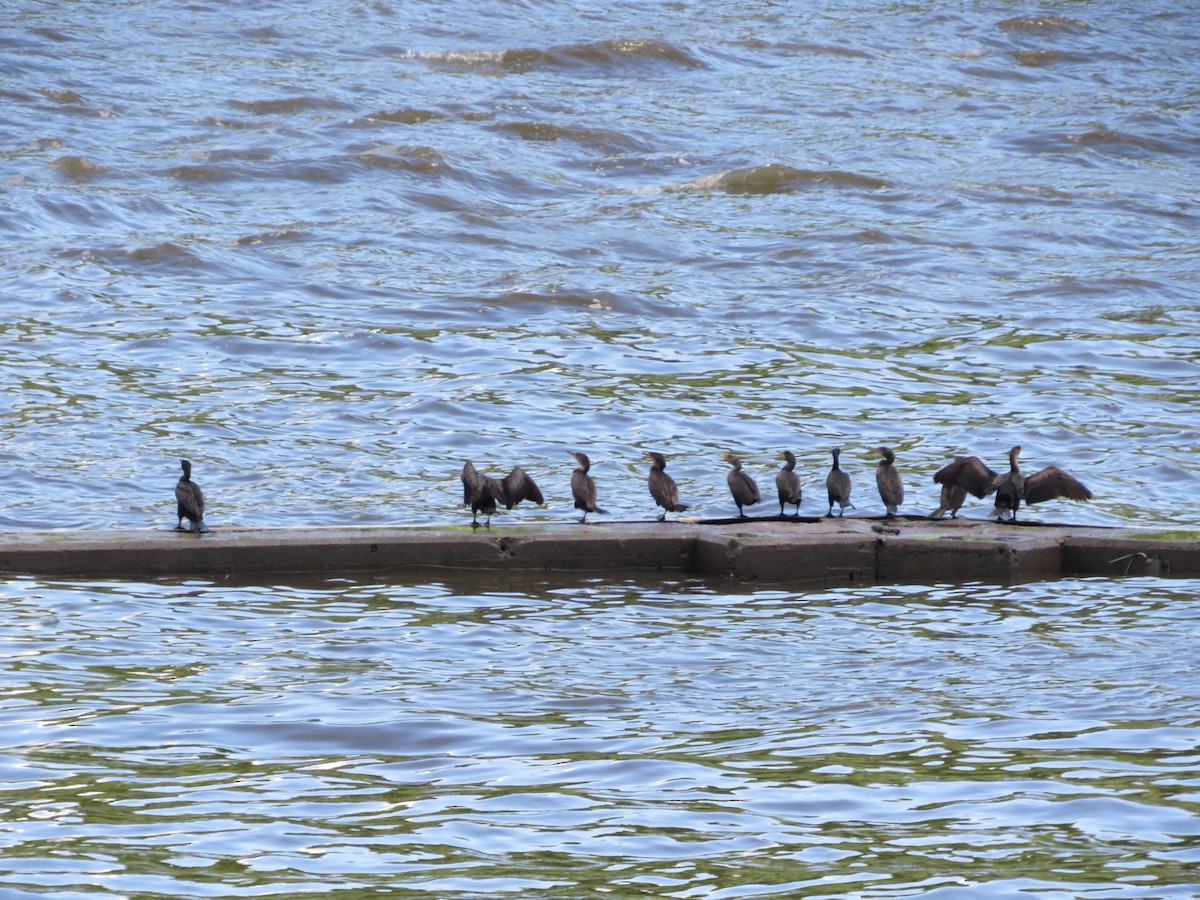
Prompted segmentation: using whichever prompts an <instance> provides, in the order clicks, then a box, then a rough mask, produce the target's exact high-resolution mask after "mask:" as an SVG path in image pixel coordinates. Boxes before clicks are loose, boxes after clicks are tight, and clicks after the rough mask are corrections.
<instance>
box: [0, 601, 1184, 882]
mask: <svg viewBox="0 0 1200 900" xmlns="http://www.w3.org/2000/svg"><path fill="white" fill-rule="evenodd" d="M0 596H2V602H3V603H4V607H5V610H6V612H5V615H4V617H3V624H2V625H0V645H2V648H3V653H2V654H0V660H2V662H0V683H2V684H3V686H4V692H3V700H0V734H3V735H4V747H3V751H2V752H0V778H2V779H3V782H4V785H5V788H4V794H3V797H4V799H3V803H2V807H0V808H2V810H3V811H2V813H0V848H2V850H3V852H0V894H3V895H4V896H5V897H14V898H24V897H29V898H32V897H35V896H36V897H53V898H56V900H60V898H76V897H80V898H82V897H135V896H136V897H174V898H178V897H263V896H297V895H299V894H301V893H302V892H308V893H312V894H314V895H316V896H337V897H351V896H354V897H366V896H376V895H383V894H387V895H389V896H391V895H396V896H404V897H408V896H412V897H417V896H441V897H476V896H484V895H488V896H494V895H495V894H497V893H502V894H510V895H512V896H520V897H538V898H542V897H544V898H550V897H554V898H568V897H595V896H597V895H602V894H604V893H605V892H607V893H608V894H609V895H611V896H618V897H640V896H661V897H681V896H684V897H710V898H728V897H762V896H769V897H794V896H820V897H847V898H883V897H916V896H921V897H925V896H935V897H959V896H965V895H966V894H967V893H968V892H970V893H971V894H972V895H973V896H979V895H986V896H989V897H993V896H995V897H1029V896H1039V897H1097V898H1099V897H1104V898H1112V897H1128V898H1160V897H1189V896H1195V895H1196V894H1197V893H1198V892H1200V880H1198V879H1197V876H1196V873H1197V871H1198V869H1197V862H1198V861H1200V795H1197V792H1196V785H1197V784H1198V783H1200V757H1198V755H1197V746H1198V745H1200V668H1198V667H1197V665H1196V664H1195V652H1194V647H1195V624H1194V623H1195V621H1196V617H1197V616H1198V615H1200V607H1198V600H1197V598H1198V597H1200V582H1196V581H1194V580H1193V581H1171V580H1156V579H1130V580H1126V581H1121V582H1118V581H1105V580H1076V581H1057V582H1049V583H1034V584H1026V585H1019V586H1012V587H999V586H981V585H961V586H954V587H950V586H935V587H860V588H839V589H832V590H825V591H816V592H812V593H807V594H793V593H789V592H785V591H773V592H767V591H759V592H744V593H731V592H730V590H729V589H728V588H727V587H722V586H720V585H718V584H710V583H705V582H702V581H694V580H684V581H676V582H665V583H659V584H645V583H641V584H639V583H636V582H617V583H612V582H608V583H599V582H589V583H581V584H580V583H577V584H567V583H563V584H555V583H546V582H543V583H525V584H524V586H519V585H516V584H513V585H506V586H501V588H500V589H499V590H497V589H476V588H469V587H465V586H459V587H453V586H449V585H444V584H432V585H420V586H411V585H387V584H370V583H363V584H356V583H352V582H349V581H334V582H325V583H319V584H318V583H314V584H311V585H308V586H286V585H275V586H262V587H243V588H239V587H233V586H230V585H228V584H208V583H202V582H192V583H185V584H139V583H118V582H93V583H87V582H73V583H60V582H39V581H33V580H19V581H15V582H11V583H9V584H8V585H6V586H5V587H4V588H3V591H2V595H0Z"/></svg>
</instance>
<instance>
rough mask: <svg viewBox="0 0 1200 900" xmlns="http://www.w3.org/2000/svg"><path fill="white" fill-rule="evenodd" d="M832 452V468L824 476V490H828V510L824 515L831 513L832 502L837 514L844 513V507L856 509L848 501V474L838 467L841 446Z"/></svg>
mask: <svg viewBox="0 0 1200 900" xmlns="http://www.w3.org/2000/svg"><path fill="white" fill-rule="evenodd" d="M831 452H832V453H833V468H831V469H830V470H829V474H828V475H827V476H825V490H826V491H828V492H829V512H828V513H827V514H826V515H829V516H832V515H833V504H835V503H836V504H838V507H839V509H838V516H839V517H841V516H844V515H845V514H846V507H847V506H848V507H850V508H851V509H857V508H858V507H856V506H855V505H854V504H853V503H851V502H850V476H849V475H847V474H846V473H845V472H843V471H842V470H841V469H839V468H838V457H839V456H841V454H842V448H841V447H836V448H834V449H833V450H832V451H831Z"/></svg>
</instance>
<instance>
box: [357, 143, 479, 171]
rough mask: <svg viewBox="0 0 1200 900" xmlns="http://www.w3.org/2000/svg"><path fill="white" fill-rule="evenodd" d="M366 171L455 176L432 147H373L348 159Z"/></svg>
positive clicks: (443, 158) (449, 166)
mask: <svg viewBox="0 0 1200 900" xmlns="http://www.w3.org/2000/svg"><path fill="white" fill-rule="evenodd" d="M349 159H352V160H354V161H356V162H357V163H359V164H361V165H363V166H366V167H367V168H368V169H381V170H384V171H387V170H399V171H403V172H413V173H415V174H418V175H455V174H457V172H456V170H455V169H454V167H453V166H451V165H450V164H449V163H448V162H446V159H445V157H443V156H442V154H440V153H439V152H438V151H437V150H434V149H433V148H432V147H423V146H419V145H414V146H399V145H397V146H389V147H375V148H373V149H371V150H366V151H363V152H361V153H355V154H354V155H353V156H351V157H349Z"/></svg>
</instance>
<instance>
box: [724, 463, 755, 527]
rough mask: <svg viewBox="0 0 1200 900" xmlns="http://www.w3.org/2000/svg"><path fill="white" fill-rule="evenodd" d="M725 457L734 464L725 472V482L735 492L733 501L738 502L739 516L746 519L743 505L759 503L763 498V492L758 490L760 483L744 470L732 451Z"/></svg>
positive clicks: (731, 491) (730, 491) (730, 490)
mask: <svg viewBox="0 0 1200 900" xmlns="http://www.w3.org/2000/svg"><path fill="white" fill-rule="evenodd" d="M723 459H724V460H725V462H727V463H729V464H730V465H731V466H733V468H732V469H730V470H729V471H728V472H727V473H725V483H726V484H728V485H729V493H731V494H733V502H734V503H736V504H737V508H738V517H739V518H742V519H744V518H746V514H745V513H744V512H742V507H743V506H753V505H754V504H755V503H758V502H759V501H761V500H762V494H760V493H759V492H758V485H757V484H755V483H754V479H753V478H751V477H750V476H749V475H748V474H747V473H746V472H743V471H742V461H741V460H740V459H738V458H737V457H736V456H734V455H733V454H732V453H726V454H725V456H724V457H723Z"/></svg>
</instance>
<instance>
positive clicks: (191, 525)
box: [175, 459, 208, 533]
mask: <svg viewBox="0 0 1200 900" xmlns="http://www.w3.org/2000/svg"><path fill="white" fill-rule="evenodd" d="M179 467H180V468H181V469H183V474H182V475H181V476H180V477H179V481H178V482H177V483H176V484H175V514H176V516H177V517H178V521H177V522H176V523H175V530H176V531H194V532H197V533H204V532H206V531H208V526H207V525H205V524H204V491H202V490H200V485H198V484H196V482H194V481H192V464H191V462H189V461H188V460H186V459H181V460H180V461H179ZM184 519H187V520H188V527H187V528H184V527H183V520H184Z"/></svg>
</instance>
